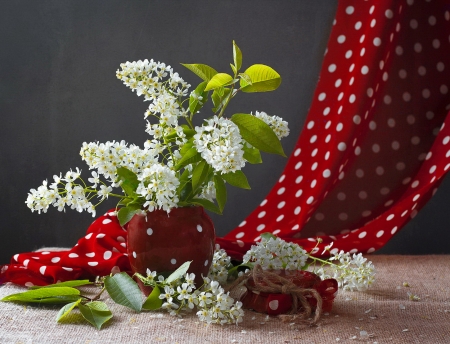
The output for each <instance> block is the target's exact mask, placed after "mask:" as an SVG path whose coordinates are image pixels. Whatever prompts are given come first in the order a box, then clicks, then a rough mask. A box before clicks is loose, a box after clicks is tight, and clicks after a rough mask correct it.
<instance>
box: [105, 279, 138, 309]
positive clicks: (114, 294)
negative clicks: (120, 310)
mask: <svg viewBox="0 0 450 344" xmlns="http://www.w3.org/2000/svg"><path fill="white" fill-rule="evenodd" d="M105 288H106V290H107V291H108V294H109V296H111V298H112V299H113V300H114V301H115V302H116V303H118V304H119V305H122V306H125V307H129V308H131V309H134V310H135V311H136V312H140V310H141V307H142V292H141V290H140V289H139V287H138V285H137V284H136V282H135V281H133V279H132V278H131V277H130V276H128V274H127V273H125V272H121V273H118V274H115V275H114V276H112V277H111V276H107V277H105Z"/></svg>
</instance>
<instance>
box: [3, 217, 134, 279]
mask: <svg viewBox="0 0 450 344" xmlns="http://www.w3.org/2000/svg"><path fill="white" fill-rule="evenodd" d="M126 238H127V232H126V231H125V230H124V229H123V228H122V227H121V226H120V225H119V221H118V219H117V216H116V212H114V210H110V211H109V212H107V213H106V214H104V215H103V216H100V217H99V218H98V219H96V220H95V221H94V222H93V223H92V224H91V226H90V227H89V229H88V230H87V232H86V235H85V236H84V237H83V238H81V239H80V240H78V243H77V244H76V245H75V246H74V247H73V248H72V249H71V250H67V251H47V252H46V251H44V252H30V253H20V254H16V255H15V256H14V257H13V258H12V259H11V264H9V265H5V266H3V267H1V269H0V284H2V283H5V282H13V283H15V284H19V285H25V286H33V285H48V284H52V283H57V282H60V281H68V280H73V279H82V278H87V279H92V278H93V277H95V276H106V275H109V274H110V273H111V270H112V269H113V267H118V268H119V269H120V270H121V271H131V268H130V262H129V260H128V256H127V244H126Z"/></svg>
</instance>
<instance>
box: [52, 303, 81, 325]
mask: <svg viewBox="0 0 450 344" xmlns="http://www.w3.org/2000/svg"><path fill="white" fill-rule="evenodd" d="M80 302H81V299H78V301H75V302H71V303H69V304H67V305H65V306H64V307H63V308H61V309H60V310H59V312H58V314H57V315H56V321H57V322H59V321H60V320H61V319H62V318H64V317H65V316H66V315H67V314H69V313H70V312H72V310H73V309H74V308H75V307H76V306H78V305H79V304H80Z"/></svg>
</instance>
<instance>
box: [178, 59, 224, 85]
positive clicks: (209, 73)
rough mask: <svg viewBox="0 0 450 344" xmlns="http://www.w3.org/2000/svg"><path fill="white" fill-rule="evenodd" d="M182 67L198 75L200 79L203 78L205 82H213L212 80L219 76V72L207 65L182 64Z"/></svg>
mask: <svg viewBox="0 0 450 344" xmlns="http://www.w3.org/2000/svg"><path fill="white" fill-rule="evenodd" d="M181 65H182V66H184V67H186V68H187V69H189V70H190V71H191V72H193V73H195V74H196V75H198V76H199V77H200V78H202V79H203V80H204V81H209V80H211V78H212V77H213V76H214V75H216V74H217V71H216V70H215V69H214V68H212V67H210V66H207V65H205V64H198V63H197V64H185V63H182V64H181Z"/></svg>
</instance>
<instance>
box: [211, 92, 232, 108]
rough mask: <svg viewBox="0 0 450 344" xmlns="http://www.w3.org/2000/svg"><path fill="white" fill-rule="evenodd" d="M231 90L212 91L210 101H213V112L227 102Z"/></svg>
mask: <svg viewBox="0 0 450 344" xmlns="http://www.w3.org/2000/svg"><path fill="white" fill-rule="evenodd" d="M230 92H231V90H230V89H229V88H223V87H220V88H217V89H215V90H214V92H213V94H212V96H211V100H212V101H213V104H214V108H213V111H214V112H217V111H219V110H220V109H221V107H222V106H223V105H224V104H225V102H226V101H227V98H228V95H229V94H230Z"/></svg>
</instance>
